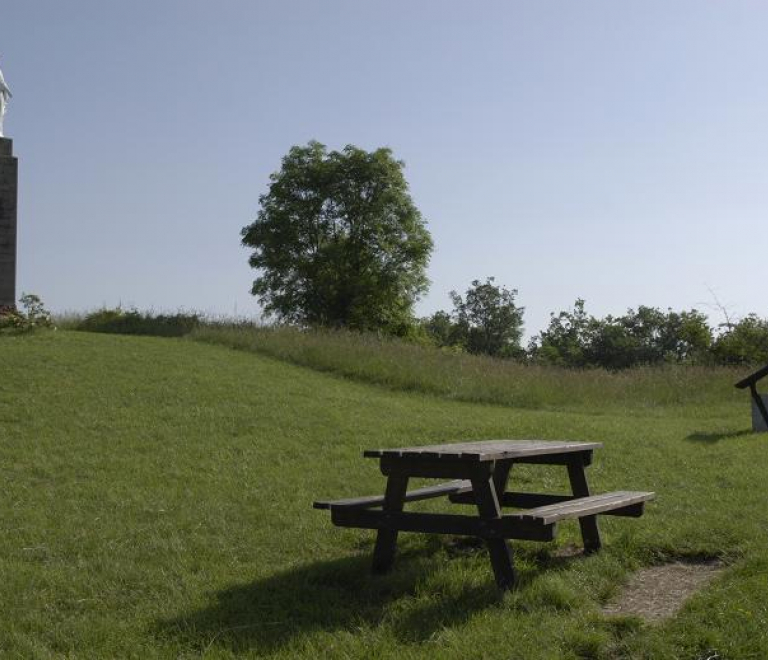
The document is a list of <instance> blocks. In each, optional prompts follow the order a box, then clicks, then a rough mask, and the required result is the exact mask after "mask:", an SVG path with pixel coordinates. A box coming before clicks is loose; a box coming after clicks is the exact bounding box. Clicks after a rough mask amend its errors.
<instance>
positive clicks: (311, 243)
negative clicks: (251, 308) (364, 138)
mask: <svg viewBox="0 0 768 660" xmlns="http://www.w3.org/2000/svg"><path fill="white" fill-rule="evenodd" d="M403 168H404V163H403V162H402V161H399V160H395V158H394V157H393V156H392V152H391V150H390V149H386V148H382V149H377V150H376V151H372V152H367V151H365V150H363V149H359V148H357V147H355V146H352V145H348V146H346V147H345V148H344V149H343V150H342V151H331V152H328V151H327V149H326V147H325V146H324V145H322V144H320V143H319V142H314V141H313V142H310V143H309V144H307V145H306V146H295V147H293V148H292V149H291V150H290V151H289V152H288V154H287V155H286V156H285V157H284V158H283V162H282V167H281V169H280V170H279V171H278V172H275V173H274V174H272V176H271V183H270V186H269V191H268V192H267V193H266V194H264V195H262V196H261V197H260V198H259V203H260V210H259V213H258V217H257V218H256V220H255V221H254V222H253V223H252V224H250V225H248V226H247V227H245V228H244V229H243V231H242V242H243V245H245V246H247V247H251V248H253V249H254V251H253V253H252V254H251V257H250V261H249V262H250V265H251V266H252V267H253V268H256V269H258V270H259V271H260V272H259V276H258V277H257V278H256V280H255V281H254V283H253V287H252V290H251V291H252V293H253V294H254V295H255V296H258V297H259V301H260V302H261V303H262V305H263V307H264V310H265V312H266V313H267V314H268V315H275V316H277V317H278V319H280V320H281V321H287V322H293V323H298V324H302V325H320V326H330V327H347V328H351V329H356V330H377V331H378V330H383V331H385V332H390V333H393V334H403V333H404V332H406V331H407V329H408V327H409V326H410V323H411V320H412V316H413V305H414V303H415V301H416V300H417V299H418V297H419V296H420V295H421V294H422V293H424V292H425V291H426V289H427V286H428V280H427V277H426V266H427V264H428V262H429V257H430V254H431V252H432V239H431V237H430V234H429V231H428V230H427V227H426V223H425V221H424V220H423V219H422V216H421V213H420V212H419V210H418V209H417V208H416V206H415V204H414V203H413V200H412V199H411V196H410V194H409V191H408V184H407V182H406V180H405V177H404V175H403Z"/></svg>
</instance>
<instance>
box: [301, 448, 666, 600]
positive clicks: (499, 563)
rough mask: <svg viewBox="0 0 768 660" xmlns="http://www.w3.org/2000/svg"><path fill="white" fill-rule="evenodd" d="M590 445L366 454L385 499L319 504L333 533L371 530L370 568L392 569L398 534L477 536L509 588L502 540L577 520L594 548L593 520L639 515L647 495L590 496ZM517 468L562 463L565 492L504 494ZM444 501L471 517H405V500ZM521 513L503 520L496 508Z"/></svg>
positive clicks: (533, 535)
mask: <svg viewBox="0 0 768 660" xmlns="http://www.w3.org/2000/svg"><path fill="white" fill-rule="evenodd" d="M600 447H602V444H601V443H597V442H570V441H551V440H550V441H547V440H488V441H482V442H459V443H451V444H441V445H430V446H424V447H404V448H399V449H373V450H367V451H365V452H364V453H363V455H364V456H365V457H369V458H378V459H379V461H380V467H381V472H382V473H383V474H384V475H385V476H386V477H387V486H386V491H385V493H384V495H378V496H372V497H358V498H352V499H343V500H335V501H318V502H315V503H314V506H315V508H318V509H329V510H330V511H331V520H332V522H333V523H334V524H335V525H338V526H340V527H357V528H365V529H376V530H378V534H377V537H376V547H375V549H374V554H373V570H374V572H377V573H383V572H386V571H388V570H389V569H390V568H391V567H392V564H393V561H394V557H395V550H396V546H397V536H398V533H399V532H401V531H410V532H426V533H434V534H457V535H468V536H476V537H480V538H482V539H484V540H485V543H486V546H487V548H488V552H489V555H490V560H491V566H492V567H493V572H494V575H495V577H496V583H497V584H498V585H499V586H500V587H501V588H509V587H512V586H513V585H514V584H515V581H516V575H515V570H514V565H513V561H512V553H511V551H510V548H509V546H508V544H507V539H522V540H533V541H551V540H553V539H554V537H555V526H556V524H557V522H559V521H561V520H566V519H572V518H578V520H579V525H580V527H581V534H582V539H583V542H584V550H585V551H586V552H594V551H596V550H599V549H600V546H601V540H600V531H599V529H598V525H597V515H598V514H600V515H614V516H633V517H638V516H640V515H642V513H643V508H644V504H645V502H646V501H648V500H650V499H652V498H653V497H654V494H653V493H649V492H634V491H616V492H612V493H605V494H602V495H591V494H590V490H589V485H588V483H587V475H586V471H585V468H586V467H587V466H588V465H590V463H591V462H592V452H593V451H594V450H595V449H598V448H600ZM516 463H529V464H539V465H563V466H565V467H566V468H567V470H568V477H569V480H570V484H571V491H572V492H571V494H568V495H566V494H551V493H524V492H516V491H511V490H508V483H509V477H510V471H511V469H512V466H513V465H515V464H516ZM425 477H426V478H434V479H451V481H449V482H446V483H441V484H438V485H434V486H428V487H425V488H419V489H416V490H412V491H408V481H409V479H411V478H425ZM441 496H448V497H449V499H450V501H451V502H454V503H457V504H469V505H475V506H476V508H477V513H476V514H475V515H459V514H445V513H425V512H407V511H404V510H403V508H404V505H405V503H406V502H412V501H418V500H425V499H430V498H434V497H441ZM505 507H514V508H517V509H522V511H516V512H514V513H510V514H504V513H503V512H502V509H503V508H505Z"/></svg>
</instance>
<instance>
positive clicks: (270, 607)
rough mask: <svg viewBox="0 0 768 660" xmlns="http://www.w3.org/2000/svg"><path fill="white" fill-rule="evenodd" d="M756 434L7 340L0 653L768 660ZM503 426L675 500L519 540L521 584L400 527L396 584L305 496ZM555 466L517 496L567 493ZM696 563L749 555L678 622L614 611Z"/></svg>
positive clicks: (253, 367)
mask: <svg viewBox="0 0 768 660" xmlns="http://www.w3.org/2000/svg"><path fill="white" fill-rule="evenodd" d="M718 377H720V376H718ZM699 378H706V373H704V372H702V375H700V376H699ZM702 387H704V388H705V389H707V387H708V385H707V384H706V383H704V384H703V385H702ZM710 389H711V388H710ZM748 426H749V411H748V403H747V401H746V400H744V399H743V398H734V397H731V396H729V397H728V399H727V400H726V401H724V402H723V403H722V404H721V405H717V406H707V405H702V404H701V402H700V401H698V402H696V403H692V404H691V405H690V406H688V407H686V406H685V404H684V403H679V402H678V403H677V404H676V405H669V406H657V407H654V406H651V405H644V406H643V407H632V408H631V414H626V412H625V410H624V409H623V408H622V406H620V405H611V406H607V407H606V406H601V405H600V401H599V398H598V399H593V398H589V399H585V400H583V401H581V402H578V405H571V406H570V407H564V408H563V409H546V408H542V409H534V408H531V407H526V408H522V407H512V406H506V407H505V406H501V405H485V404H478V403H465V402H459V401H451V400H448V399H445V398H437V397H431V396H428V395H424V394H419V393H413V392H398V391H394V390H392V389H384V388H380V387H377V386H374V385H367V384H361V383H357V382H352V381H348V380H344V379H342V378H339V377H336V376H333V375H326V374H323V373H319V372H316V371H312V370H309V369H306V368H303V367H300V366H295V365H291V364H288V363H286V362H284V361H278V360H275V359H272V358H267V357H264V356H260V355H256V354H254V353H249V352H243V351H233V350H230V349H228V348H226V347H222V346H214V345H208V344H203V343H199V342H193V341H188V340H179V339H158V338H136V337H122V336H115V335H96V334H79V333H70V332H55V333H45V334H38V335H33V336H28V337H7V338H3V339H2V340H0V451H1V452H2V457H3V460H2V463H0V470H2V477H3V495H2V498H1V499H0V511H1V512H2V514H1V515H0V521H2V534H0V585H2V587H0V589H2V598H0V655H2V656H3V657H20V658H48V657H75V658H80V657H85V658H105V657H120V658H123V657H135V658H174V657H185V658H193V657H205V658H231V657H267V656H269V657H281V658H295V657H307V658H316V657H323V658H326V657H327V658H372V657H377V658H395V657H396V658H398V659H402V658H422V657H430V658H432V657H437V658H456V659H459V658H470V657H471V658H477V657H482V658H505V659H509V658H526V659H528V658H621V657H626V658H686V659H690V658H698V657H702V658H703V657H706V655H705V654H706V653H707V652H710V651H717V653H719V657H721V658H729V659H733V658H762V657H768V633H767V632H766V631H768V602H767V601H766V600H765V597H764V594H765V592H766V589H768V546H766V543H765V540H766V538H767V534H768V507H766V499H767V497H768V442H767V441H766V438H765V437H761V436H758V435H753V434H751V433H749V432H748ZM500 437H507V438H531V437H535V438H544V439H559V438H569V439H573V440H597V441H601V442H603V443H604V448H603V449H602V450H600V451H599V452H598V453H597V454H596V462H595V464H594V465H593V466H592V467H591V468H590V478H591V481H592V485H593V487H594V489H595V490H596V491H601V490H608V489H638V490H645V489H648V490H655V491H657V494H658V500H657V501H656V502H655V503H652V504H651V505H650V506H649V507H648V511H647V513H646V515H645V516H644V517H643V518H641V519H639V520H631V519H612V518H607V519H604V520H603V521H602V523H601V524H602V529H603V531H604V541H605V546H606V547H605V550H604V551H603V552H602V553H600V554H599V555H597V556H591V557H586V558H585V557H572V558H564V557H561V556H560V554H559V553H557V552H556V550H557V548H558V547H562V546H565V545H568V544H570V543H574V542H578V539H579V535H578V526H577V525H576V524H575V523H570V524H564V525H562V528H561V530H560V533H559V536H558V541H557V542H556V543H555V544H548V545H547V544H540V543H524V542H518V543H515V544H514V548H515V551H516V552H517V563H518V567H519V568H520V569H521V573H522V579H523V580H522V586H521V588H520V589H519V590H518V591H516V592H514V593H507V594H499V593H498V592H497V590H496V589H495V587H494V585H493V579H492V575H491V571H490V567H489V565H488V561H487V557H486V554H485V552H484V551H483V549H482V548H481V547H476V546H475V545H473V544H471V543H458V542H456V541H455V540H453V539H448V538H442V537H427V536H421V535H403V536H402V542H401V545H400V547H401V549H402V551H401V553H400V555H399V561H398V563H397V567H396V570H395V571H394V572H393V573H392V574H390V575H387V576H383V577H374V576H371V575H369V573H368V565H369V560H370V552H371V549H372V542H373V534H372V533H371V532H365V531H360V530H341V529H337V528H334V527H332V526H331V524H330V522H329V520H328V519H327V516H326V515H324V514H323V513H322V512H318V511H314V510H312V508H311V502H312V500H313V499H315V498H317V497H342V496H344V495H362V494H366V493H376V492H380V491H381V490H382V487H383V478H382V477H381V475H380V474H378V471H377V466H376V464H375V462H372V461H370V460H364V459H362V458H361V457H360V452H361V450H362V449H363V448H367V447H378V446H397V445H402V444H419V443H425V444H426V443H434V442H442V441H450V440H460V439H478V440H479V439H487V438H500ZM560 472H561V471H559V470H557V469H555V468H551V469H548V468H538V469H536V468H531V469H528V470H524V469H522V468H521V469H520V472H519V475H518V479H519V480H520V481H519V482H518V483H520V482H522V485H523V487H524V488H530V489H533V488H535V487H536V486H544V487H546V488H547V489H549V490H559V489H560V488H564V487H565V482H564V479H563V477H564V475H563V474H561V473H560ZM562 472H564V471H562ZM686 556H687V557H690V556H694V557H721V558H723V559H724V560H725V561H726V563H727V564H728V566H729V567H728V569H727V570H726V571H725V572H724V573H723V575H722V576H721V577H720V578H718V579H717V580H716V581H715V582H714V583H712V584H711V585H710V586H708V587H707V588H706V589H704V590H703V591H701V592H700V593H699V594H698V595H697V596H696V597H695V598H694V599H693V600H692V601H691V602H690V603H689V605H688V606H687V607H686V609H685V610H684V611H683V612H681V613H680V614H679V615H678V616H676V617H675V618H673V619H671V620H669V621H667V622H666V623H664V624H662V625H660V626H646V625H642V624H641V623H640V622H639V621H638V620H636V619H631V618H618V617H608V616H604V615H603V614H601V611H600V608H601V605H602V604H603V603H605V602H606V600H607V599H609V598H610V597H611V596H612V595H613V594H615V593H616V592H617V590H619V589H620V588H621V586H622V584H623V582H624V581H625V580H626V579H627V577H628V576H629V574H630V572H631V571H632V570H634V569H636V568H638V567H640V566H643V565H650V564H654V563H659V562H662V561H665V560H667V559H669V558H675V557H686Z"/></svg>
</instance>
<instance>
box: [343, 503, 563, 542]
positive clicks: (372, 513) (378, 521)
mask: <svg viewBox="0 0 768 660" xmlns="http://www.w3.org/2000/svg"><path fill="white" fill-rule="evenodd" d="M331 521H332V522H333V524H334V525H337V526H338V527H355V528H360V529H385V530H392V531H401V532H422V533H425V534H455V535H457V536H477V537H479V538H484V539H519V540H524V541H551V540H552V539H554V538H555V526H554V525H553V524H544V523H542V522H541V521H540V520H524V519H521V518H519V517H517V516H514V515H512V516H502V517H501V518H498V519H496V520H482V519H480V518H478V517H477V516H463V515H456V514H442V513H417V512H413V511H401V512H393V513H388V512H386V511H380V510H378V509H354V508H346V509H345V508H341V509H331Z"/></svg>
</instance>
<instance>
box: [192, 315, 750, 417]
mask: <svg viewBox="0 0 768 660" xmlns="http://www.w3.org/2000/svg"><path fill="white" fill-rule="evenodd" d="M191 337H192V338H193V339H196V340H198V341H204V342H208V343H212V344H219V345H223V346H229V347H230V348H237V349H240V350H248V351H252V352H256V353H260V354H262V355H269V356H271V357H276V358H279V359H281V360H285V361H288V362H292V363H293V364H298V365H302V366H306V367H311V368H313V369H316V370H319V371H325V372H329V373H334V374H338V375H340V376H345V377H347V378H352V379H354V380H357V381H360V382H365V383H373V384H376V385H383V386H385V387H388V388H390V389H394V390H401V391H409V392H423V393H426V394H434V395H437V396H440V397H445V398H448V399H454V400H457V401H468V402H473V403H495V404H500V405H504V406H514V407H516V408H535V409H541V408H550V409H552V408H555V409H560V410H574V411H578V410H581V409H583V408H584V407H585V406H587V407H590V408H592V409H593V411H597V410H598V409H599V410H600V411H605V410H606V409H613V410H618V409H620V410H627V409H636V410H639V411H640V412H642V413H643V414H652V413H653V412H654V411H657V410H659V406H663V407H664V408H667V407H669V406H678V407H679V409H680V410H681V411H682V412H683V413H684V414H695V415H698V414H701V413H704V414H710V415H711V414H712V412H713V411H714V410H715V409H718V411H720V412H722V414H724V415H727V413H728V410H729V409H730V407H731V406H732V405H733V404H734V403H737V402H743V398H744V397H743V393H739V392H737V391H736V390H735V389H734V387H733V383H734V382H735V381H736V380H739V379H740V378H742V377H743V375H744V369H735V368H733V367H716V368H712V367H697V366H685V365H674V364H672V365H669V366H666V367H658V366H657V367H642V368H636V369H627V370H623V371H617V372H608V371H605V370H604V369H590V370H569V369H561V368H557V367H545V366H532V365H523V364H519V363H517V362H515V361H513V360H498V359H494V358H490V357H485V356H479V355H469V354H462V353H455V352H452V351H447V350H441V349H438V348H433V347H429V346H420V345H418V344H414V343H410V342H405V341H402V340H399V339H392V338H386V337H377V336H376V335H374V334H359V333H355V332H348V331H343V330H340V331H332V330H331V331H329V330H311V331H300V330H296V329H294V328H290V327H270V326H263V327H260V326H254V325H250V324H246V323H243V324H227V323H205V324H202V325H200V326H198V327H196V328H195V329H194V331H193V332H192V334H191Z"/></svg>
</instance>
